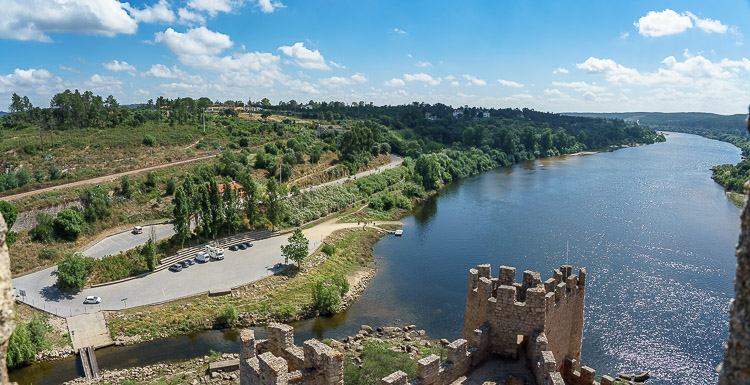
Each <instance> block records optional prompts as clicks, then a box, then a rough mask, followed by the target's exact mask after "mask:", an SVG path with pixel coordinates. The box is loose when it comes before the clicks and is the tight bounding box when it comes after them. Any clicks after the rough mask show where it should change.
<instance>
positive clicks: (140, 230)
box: [133, 226, 143, 234]
mask: <svg viewBox="0 0 750 385" xmlns="http://www.w3.org/2000/svg"><path fill="white" fill-rule="evenodd" d="M133 234H143V227H141V226H136V227H133Z"/></svg>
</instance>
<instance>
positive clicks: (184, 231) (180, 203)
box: [173, 186, 190, 248]
mask: <svg viewBox="0 0 750 385" xmlns="http://www.w3.org/2000/svg"><path fill="white" fill-rule="evenodd" d="M173 214H174V232H175V235H176V236H177V240H178V241H179V242H180V248H182V247H184V246H185V240H186V239H188V238H190V200H189V198H188V197H187V196H185V190H184V189H183V188H182V186H180V187H177V191H176V192H175V196H174V211H173Z"/></svg>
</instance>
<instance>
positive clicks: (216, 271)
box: [13, 155, 404, 317]
mask: <svg viewBox="0 0 750 385" xmlns="http://www.w3.org/2000/svg"><path fill="white" fill-rule="evenodd" d="M403 161H404V160H403V158H401V157H398V156H395V155H391V163H389V164H387V165H385V166H381V167H379V168H377V169H375V170H369V171H365V172H361V173H359V174H356V175H355V177H356V178H359V177H363V176H365V175H370V174H374V173H378V172H381V171H382V170H385V169H389V168H394V167H397V166H398V165H400V164H401V163H402V162H403ZM347 179H349V178H342V179H338V180H335V181H331V182H328V183H324V184H321V185H318V186H315V188H319V187H322V186H328V185H332V184H341V183H344V182H346V181H347ZM310 189H311V188H310ZM310 189H305V190H304V191H308V190H310ZM153 227H154V232H155V237H156V240H161V239H164V238H168V237H170V236H172V235H173V234H174V228H173V225H171V224H160V225H153ZM150 235H151V226H144V229H143V233H142V234H137V235H136V234H133V233H132V232H130V231H128V232H124V233H119V234H114V235H111V236H109V237H107V238H104V239H102V240H101V241H99V242H97V243H96V244H94V245H93V246H92V247H90V248H88V249H86V250H84V251H83V255H85V256H89V257H93V258H97V259H99V258H102V257H104V256H107V255H114V254H117V253H119V252H121V251H125V250H130V249H133V248H135V247H138V246H141V245H143V244H145V243H146V242H147V241H148V239H149V237H150ZM287 238H288V237H286V236H277V237H271V238H268V239H264V240H260V241H257V242H254V244H255V246H254V247H252V248H249V249H247V250H239V251H228V250H227V251H226V257H225V258H224V260H223V261H211V262H207V263H203V264H198V263H197V264H195V265H193V266H190V267H189V268H187V269H184V270H182V271H181V272H179V273H174V272H171V271H169V270H163V271H159V272H156V273H153V274H148V275H146V276H144V277H142V278H138V279H133V280H129V281H125V282H121V283H117V284H113V285H108V286H101V287H98V288H91V289H85V290H82V291H80V292H77V293H71V292H64V291H61V290H58V289H57V287H55V277H54V276H52V275H51V274H52V272H53V271H55V270H56V269H57V267H50V268H48V269H45V270H42V271H38V272H36V273H32V274H28V275H25V276H22V277H18V278H15V279H13V289H14V291H15V293H16V294H17V295H18V294H20V291H21V290H23V291H24V293H25V294H26V295H25V296H19V297H17V298H18V299H19V300H21V301H22V302H25V303H27V304H29V305H31V306H33V307H36V308H39V309H42V310H45V311H47V312H50V313H53V314H57V315H59V316H61V317H70V316H73V315H76V314H83V313H86V312H95V311H100V310H121V309H125V308H131V307H136V306H143V305H151V304H155V303H159V302H164V301H169V300H174V299H177V298H181V297H185V296H189V295H193V294H198V293H202V292H206V291H208V290H218V289H228V288H231V287H235V286H241V285H245V284H248V283H251V282H255V281H257V280H259V279H262V278H264V277H266V276H268V275H272V274H273V273H274V270H273V266H274V265H275V264H276V263H279V262H280V263H283V262H284V257H282V256H281V248H280V246H281V245H283V244H286V240H287ZM319 244H320V242H319V241H315V240H314V239H311V240H310V252H312V251H313V250H315V249H316V248H317V246H318V245H319ZM89 295H95V296H98V297H101V298H102V303H101V304H99V305H83V299H84V298H85V297H86V296H89Z"/></svg>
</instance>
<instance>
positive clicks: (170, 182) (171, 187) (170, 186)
mask: <svg viewBox="0 0 750 385" xmlns="http://www.w3.org/2000/svg"><path fill="white" fill-rule="evenodd" d="M175 189H177V183H176V182H175V180H174V178H169V179H167V188H166V191H165V192H166V193H167V195H174V191H175Z"/></svg>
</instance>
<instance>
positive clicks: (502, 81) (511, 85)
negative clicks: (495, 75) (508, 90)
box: [497, 79, 523, 88]
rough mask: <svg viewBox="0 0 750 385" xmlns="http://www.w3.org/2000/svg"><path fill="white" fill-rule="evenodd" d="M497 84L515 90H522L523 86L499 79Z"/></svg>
mask: <svg viewBox="0 0 750 385" xmlns="http://www.w3.org/2000/svg"><path fill="white" fill-rule="evenodd" d="M497 82H498V83H500V85H503V86H506V87H513V88H522V87H523V84H521V83H517V82H514V81H512V80H504V79H497Z"/></svg>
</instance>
